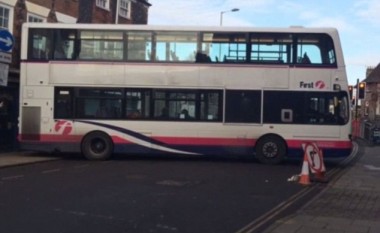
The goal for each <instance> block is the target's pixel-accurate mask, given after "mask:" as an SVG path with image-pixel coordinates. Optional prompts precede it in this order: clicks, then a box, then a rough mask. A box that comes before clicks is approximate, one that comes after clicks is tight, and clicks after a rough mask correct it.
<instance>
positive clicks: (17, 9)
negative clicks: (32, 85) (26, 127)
mask: <svg viewBox="0 0 380 233" xmlns="http://www.w3.org/2000/svg"><path fill="white" fill-rule="evenodd" d="M150 6H151V4H150V3H149V2H148V0H0V30H8V31H9V32H10V33H11V34H12V35H13V37H14V42H13V48H12V51H11V52H9V53H8V52H7V53H6V55H7V56H8V55H9V57H11V61H10V62H9V64H5V63H4V62H2V61H0V150H4V149H15V148H17V140H16V137H17V131H18V129H17V125H18V122H17V118H18V102H19V101H18V99H19V97H18V96H19V74H20V49H21V27H22V24H23V23H25V22H40V23H44V22H53V23H54V22H59V23H104V24H147V23H148V10H149V7H150ZM0 56H1V54H0Z"/></svg>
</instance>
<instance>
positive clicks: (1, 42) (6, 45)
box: [0, 29, 14, 52]
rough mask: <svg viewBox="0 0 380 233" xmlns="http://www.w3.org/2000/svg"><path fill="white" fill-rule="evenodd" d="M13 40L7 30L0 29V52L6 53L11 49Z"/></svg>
mask: <svg viewBox="0 0 380 233" xmlns="http://www.w3.org/2000/svg"><path fill="white" fill-rule="evenodd" d="M13 43H14V38H13V36H12V34H11V33H10V32H9V31H8V30H7V29H0V50H1V51H4V52H8V51H10V50H11V49H12V48H13Z"/></svg>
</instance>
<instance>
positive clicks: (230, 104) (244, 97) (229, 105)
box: [225, 90, 261, 123]
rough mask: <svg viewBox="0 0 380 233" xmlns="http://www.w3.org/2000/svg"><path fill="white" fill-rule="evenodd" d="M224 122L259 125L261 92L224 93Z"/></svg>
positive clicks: (238, 91)
mask: <svg viewBox="0 0 380 233" xmlns="http://www.w3.org/2000/svg"><path fill="white" fill-rule="evenodd" d="M225 114H226V116H225V117H226V119H225V120H226V122H234V123H243V122H244V123H260V121H261V91H247V90H228V91H226V112H225Z"/></svg>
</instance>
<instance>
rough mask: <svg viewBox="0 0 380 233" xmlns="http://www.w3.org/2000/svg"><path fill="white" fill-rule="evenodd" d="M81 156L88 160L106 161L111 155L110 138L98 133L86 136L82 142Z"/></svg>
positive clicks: (111, 144) (111, 143) (111, 145)
mask: <svg viewBox="0 0 380 233" xmlns="http://www.w3.org/2000/svg"><path fill="white" fill-rule="evenodd" d="M81 147H82V148H81V149H82V154H83V155H84V156H85V157H86V158H87V159H89V160H106V159H109V158H110V157H111V155H112V153H113V142H112V140H111V138H110V137H109V136H108V135H107V134H105V133H103V132H99V131H95V132H92V133H90V134H88V135H86V136H85V137H84V139H83V141H82V146H81Z"/></svg>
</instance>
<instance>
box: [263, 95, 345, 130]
mask: <svg viewBox="0 0 380 233" xmlns="http://www.w3.org/2000/svg"><path fill="white" fill-rule="evenodd" d="M342 94H344V93H343V92H342ZM340 95H341V93H336V92H330V93H327V92H298V91H297V92H295V91H265V92H264V123H278V124H280V123H283V124H285V123H286V124H291V123H292V124H319V125H343V124H345V123H346V122H348V120H349V118H348V114H349V113H348V108H347V106H346V105H347V97H344V95H342V97H340ZM284 109H289V110H291V111H292V113H293V121H291V122H290V121H284V119H283V118H282V111H284Z"/></svg>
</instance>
